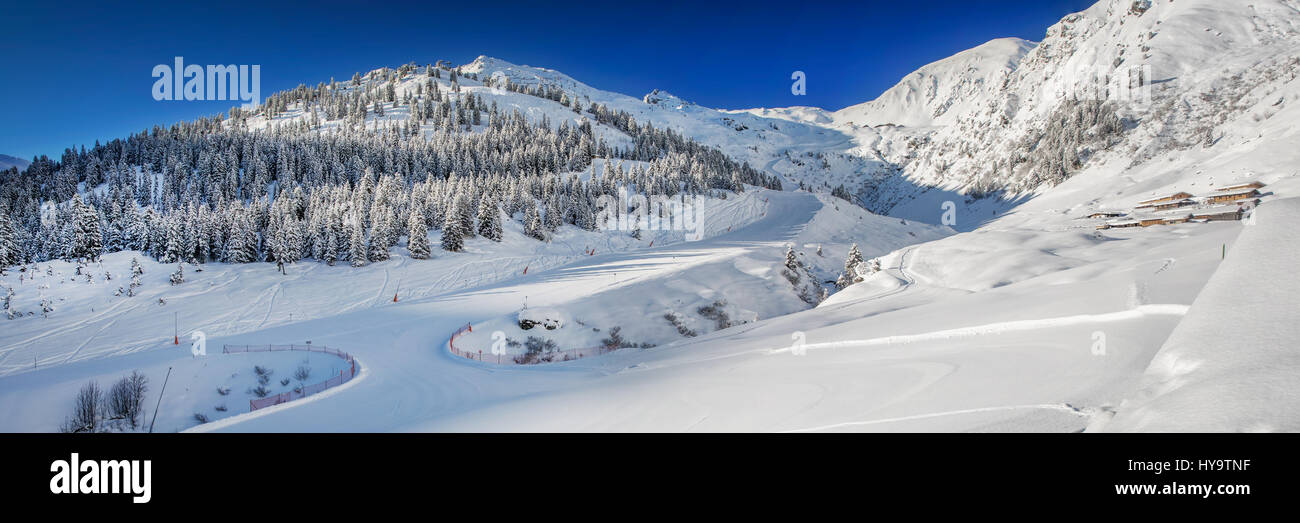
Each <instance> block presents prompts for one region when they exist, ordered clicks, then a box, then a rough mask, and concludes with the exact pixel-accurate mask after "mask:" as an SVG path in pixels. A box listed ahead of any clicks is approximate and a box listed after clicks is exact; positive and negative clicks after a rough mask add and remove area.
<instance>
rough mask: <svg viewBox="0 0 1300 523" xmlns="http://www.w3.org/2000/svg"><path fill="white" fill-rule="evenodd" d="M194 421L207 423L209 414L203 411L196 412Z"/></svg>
mask: <svg viewBox="0 0 1300 523" xmlns="http://www.w3.org/2000/svg"><path fill="white" fill-rule="evenodd" d="M194 421H197V422H199V423H207V422H208V415H207V414H204V413H202V412H195V413H194Z"/></svg>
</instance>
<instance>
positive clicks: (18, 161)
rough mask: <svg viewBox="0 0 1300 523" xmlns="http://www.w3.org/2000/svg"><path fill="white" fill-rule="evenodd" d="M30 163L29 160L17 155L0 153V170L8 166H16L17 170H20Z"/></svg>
mask: <svg viewBox="0 0 1300 523" xmlns="http://www.w3.org/2000/svg"><path fill="white" fill-rule="evenodd" d="M31 164H32V162H31V161H28V160H24V159H22V158H19V157H17V156H9V155H7V154H0V171H3V170H5V169H8V168H10V167H17V168H18V169H19V170H21V169H26V168H27V166H28V165H31Z"/></svg>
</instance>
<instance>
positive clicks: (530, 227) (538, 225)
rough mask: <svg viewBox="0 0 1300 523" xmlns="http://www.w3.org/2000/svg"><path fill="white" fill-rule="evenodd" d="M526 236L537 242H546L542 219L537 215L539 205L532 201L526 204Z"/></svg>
mask: <svg viewBox="0 0 1300 523" xmlns="http://www.w3.org/2000/svg"><path fill="white" fill-rule="evenodd" d="M524 234H525V235H527V236H528V237H529V238H533V239H535V240H540V241H546V231H545V229H544V228H543V226H542V217H541V215H540V214H538V213H537V204H536V203H533V202H532V201H529V202H527V203H525V204H524Z"/></svg>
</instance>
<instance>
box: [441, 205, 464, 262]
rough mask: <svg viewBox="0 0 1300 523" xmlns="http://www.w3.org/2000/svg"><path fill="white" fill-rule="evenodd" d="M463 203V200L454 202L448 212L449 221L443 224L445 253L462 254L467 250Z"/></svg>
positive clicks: (443, 247)
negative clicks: (461, 252)
mask: <svg viewBox="0 0 1300 523" xmlns="http://www.w3.org/2000/svg"><path fill="white" fill-rule="evenodd" d="M462 201H463V200H462V199H461V198H456V199H455V200H453V201H452V204H451V208H450V209H448V210H447V219H446V220H444V221H443V222H442V249H443V250H444V251H450V252H460V251H462V250H464V249H465V230H464V228H465V226H464V224H463V222H462V218H463V217H464V212H463V211H462V204H461V202H462Z"/></svg>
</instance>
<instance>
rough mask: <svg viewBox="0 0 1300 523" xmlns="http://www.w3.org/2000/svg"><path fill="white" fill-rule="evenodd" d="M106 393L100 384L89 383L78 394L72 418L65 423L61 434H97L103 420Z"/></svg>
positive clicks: (60, 428)
mask: <svg viewBox="0 0 1300 523" xmlns="http://www.w3.org/2000/svg"><path fill="white" fill-rule="evenodd" d="M103 405H104V392H103V391H102V390H101V389H100V388H99V384H98V383H95V382H93V381H92V382H89V383H87V384H85V385H83V386H82V387H81V390H80V391H79V392H77V398H76V399H75V400H74V401H73V404H72V416H71V417H69V418H68V419H67V420H66V421H64V422H63V425H62V426H61V427H59V432H97V431H98V430H99V422H100V420H101V419H102V418H103V416H104V413H103Z"/></svg>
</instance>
